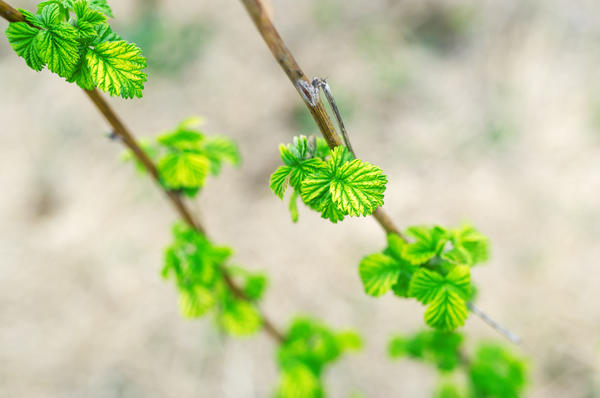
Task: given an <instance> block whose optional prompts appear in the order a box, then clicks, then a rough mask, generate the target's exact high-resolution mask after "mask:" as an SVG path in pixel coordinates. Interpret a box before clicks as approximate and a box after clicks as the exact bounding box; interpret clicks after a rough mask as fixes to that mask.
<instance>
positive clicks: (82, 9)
mask: <svg viewBox="0 0 600 398" xmlns="http://www.w3.org/2000/svg"><path fill="white" fill-rule="evenodd" d="M73 11H74V12H75V15H76V16H77V21H76V27H77V32H78V33H79V36H80V37H81V38H82V39H88V38H91V37H95V36H96V35H97V34H98V32H97V30H96V26H97V25H99V24H102V23H103V22H105V21H106V16H104V14H102V13H101V12H99V11H96V10H94V9H93V8H91V7H90V6H89V3H88V2H87V0H78V1H77V2H76V3H75V4H74V5H73Z"/></svg>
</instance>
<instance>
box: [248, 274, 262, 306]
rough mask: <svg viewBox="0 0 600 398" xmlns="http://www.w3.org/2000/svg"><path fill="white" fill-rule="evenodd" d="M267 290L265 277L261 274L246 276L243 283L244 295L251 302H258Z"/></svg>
mask: <svg viewBox="0 0 600 398" xmlns="http://www.w3.org/2000/svg"><path fill="white" fill-rule="evenodd" d="M266 288H267V277H266V276H264V275H261V274H252V275H248V276H247V278H246V282H245V283H244V294H245V295H246V297H247V298H248V299H250V300H252V301H258V300H260V298H261V297H262V295H263V293H264V292H265V289H266Z"/></svg>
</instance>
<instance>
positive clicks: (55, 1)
mask: <svg viewBox="0 0 600 398" xmlns="http://www.w3.org/2000/svg"><path fill="white" fill-rule="evenodd" d="M73 3H74V0H47V1H42V2H41V3H39V4H38V14H40V13H41V12H42V11H43V10H44V8H45V7H46V6H49V5H54V6H56V7H57V8H58V10H59V15H60V16H61V17H62V18H63V20H64V21H66V20H68V19H69V10H70V9H72V8H73Z"/></svg>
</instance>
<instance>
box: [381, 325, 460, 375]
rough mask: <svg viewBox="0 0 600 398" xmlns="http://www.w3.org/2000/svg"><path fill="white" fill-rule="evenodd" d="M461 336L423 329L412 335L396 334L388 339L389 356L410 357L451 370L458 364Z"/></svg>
mask: <svg viewBox="0 0 600 398" xmlns="http://www.w3.org/2000/svg"><path fill="white" fill-rule="evenodd" d="M462 341H463V338H462V336H461V335H460V334H458V333H447V332H440V331H437V330H433V331H430V330H428V331H423V332H419V333H416V334H414V335H412V336H397V337H394V338H393V339H392V340H390V342H389V344H388V352H389V355H390V357H392V358H397V357H404V356H407V357H410V358H413V359H420V360H423V361H427V362H431V363H433V364H435V366H436V367H437V368H438V369H439V370H441V371H445V372H449V371H452V370H454V369H456V367H457V366H458V365H459V364H460V361H461V356H460V351H459V350H460V346H461V344H462Z"/></svg>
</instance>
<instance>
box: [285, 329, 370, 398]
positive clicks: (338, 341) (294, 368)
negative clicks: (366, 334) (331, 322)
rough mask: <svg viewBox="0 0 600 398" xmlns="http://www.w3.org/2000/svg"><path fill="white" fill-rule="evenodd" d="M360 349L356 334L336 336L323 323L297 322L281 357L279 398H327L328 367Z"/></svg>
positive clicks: (290, 331)
mask: <svg viewBox="0 0 600 398" xmlns="http://www.w3.org/2000/svg"><path fill="white" fill-rule="evenodd" d="M360 347H361V340H360V338H359V336H358V335H356V333H354V332H344V333H335V332H333V331H332V330H330V329H329V328H328V327H327V326H325V325H324V324H322V323H320V322H316V321H314V320H311V319H307V318H298V319H296V320H295V321H294V322H293V323H292V325H291V327H290V329H289V331H288V333H287V334H286V338H285V341H284V342H283V343H282V344H281V346H280V347H279V351H278V354H277V359H278V363H279V367H280V369H281V377H280V383H279V387H278V390H277V392H276V394H275V396H276V397H277V398H292V397H297V398H323V397H325V396H326V394H325V391H324V387H323V373H324V371H325V368H326V366H327V365H329V364H331V363H332V362H334V361H336V360H337V359H338V358H339V357H340V356H341V355H342V354H343V353H344V352H345V351H347V350H357V349H359V348H360Z"/></svg>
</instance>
